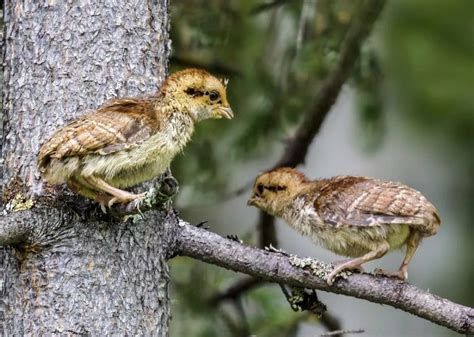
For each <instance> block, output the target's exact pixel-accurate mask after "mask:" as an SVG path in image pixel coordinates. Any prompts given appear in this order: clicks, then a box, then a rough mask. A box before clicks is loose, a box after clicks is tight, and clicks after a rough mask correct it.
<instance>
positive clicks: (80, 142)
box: [38, 99, 159, 168]
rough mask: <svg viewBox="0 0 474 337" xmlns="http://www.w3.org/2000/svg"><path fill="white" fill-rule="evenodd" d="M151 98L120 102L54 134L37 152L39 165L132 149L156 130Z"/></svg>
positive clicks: (109, 105) (157, 126)
mask: <svg viewBox="0 0 474 337" xmlns="http://www.w3.org/2000/svg"><path fill="white" fill-rule="evenodd" d="M154 118H155V117H154V115H153V110H152V101H151V99H119V100H115V101H112V102H110V103H108V104H107V105H104V106H103V107H102V108H100V109H99V110H98V111H97V112H95V113H93V114H90V115H86V116H84V117H82V118H81V119H79V120H77V121H74V122H72V123H71V124H69V125H67V126H65V127H63V128H62V129H60V130H59V131H57V132H56V133H55V134H54V135H53V136H52V137H51V138H50V139H49V140H48V141H47V142H46V143H45V144H44V145H43V146H42V147H41V149H40V152H39V154H38V165H39V167H40V168H42V167H44V166H46V165H47V164H48V162H49V161H50V159H51V158H58V159H60V158H65V157H71V156H82V155H86V154H92V153H95V154H99V155H107V154H110V153H114V152H116V151H120V150H123V149H127V148H131V147H133V146H136V145H138V144H140V143H141V142H143V141H145V140H146V139H148V138H149V137H150V136H151V135H153V134H154V133H156V132H157V131H158V129H159V123H157V121H156V119H154Z"/></svg>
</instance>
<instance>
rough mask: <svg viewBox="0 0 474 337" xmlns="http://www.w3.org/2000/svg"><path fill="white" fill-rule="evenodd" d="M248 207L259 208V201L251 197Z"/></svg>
mask: <svg viewBox="0 0 474 337" xmlns="http://www.w3.org/2000/svg"><path fill="white" fill-rule="evenodd" d="M247 206H257V199H255V198H254V197H251V198H250V199H249V201H247Z"/></svg>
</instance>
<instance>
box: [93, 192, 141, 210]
mask: <svg viewBox="0 0 474 337" xmlns="http://www.w3.org/2000/svg"><path fill="white" fill-rule="evenodd" d="M145 197H146V192H145V193H140V194H132V193H127V194H125V195H123V196H120V197H113V198H112V199H110V200H109V202H108V203H107V206H108V207H109V208H111V207H112V206H113V205H114V204H116V203H120V204H128V203H130V202H132V201H133V202H138V203H139V202H140V201H142V200H143V199H144V198H145ZM101 208H102V204H101Z"/></svg>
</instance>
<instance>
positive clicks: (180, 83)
mask: <svg viewBox="0 0 474 337" xmlns="http://www.w3.org/2000/svg"><path fill="white" fill-rule="evenodd" d="M226 91H227V80H219V79H218V78H216V77H214V76H213V75H211V74H210V73H208V72H207V71H205V70H200V69H186V70H182V71H178V72H176V73H174V74H171V75H170V76H169V77H168V78H167V79H166V81H165V82H164V83H163V86H162V87H161V93H162V95H163V96H164V97H165V98H172V99H173V102H174V104H176V105H177V108H178V109H179V110H180V111H181V112H183V113H187V114H189V115H190V116H191V118H192V119H193V120H194V121H195V122H198V121H201V120H204V119H209V118H213V119H217V118H222V117H224V118H227V119H231V118H233V117H234V114H233V112H232V109H231V108H230V105H229V102H228V101H227V92H226Z"/></svg>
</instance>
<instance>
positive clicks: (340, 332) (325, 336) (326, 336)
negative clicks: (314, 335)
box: [319, 329, 365, 337]
mask: <svg viewBox="0 0 474 337" xmlns="http://www.w3.org/2000/svg"><path fill="white" fill-rule="evenodd" d="M364 332H365V330H363V329H357V330H334V331H331V332H327V333H323V334H322V335H319V337H329V336H331V337H334V336H341V335H344V334H350V333H364Z"/></svg>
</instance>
